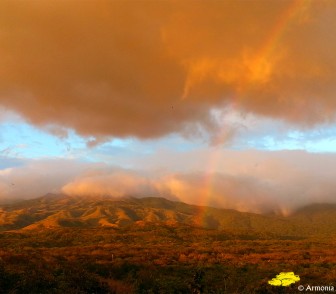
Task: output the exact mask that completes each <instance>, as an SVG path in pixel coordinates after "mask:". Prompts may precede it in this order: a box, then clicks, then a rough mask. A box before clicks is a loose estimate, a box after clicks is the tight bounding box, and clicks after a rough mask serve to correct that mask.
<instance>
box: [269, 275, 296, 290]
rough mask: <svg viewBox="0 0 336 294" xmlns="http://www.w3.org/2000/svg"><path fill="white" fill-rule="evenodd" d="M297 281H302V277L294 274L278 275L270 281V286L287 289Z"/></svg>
mask: <svg viewBox="0 0 336 294" xmlns="http://www.w3.org/2000/svg"><path fill="white" fill-rule="evenodd" d="M297 281H300V277H299V276H298V275H294V272H287V273H280V274H278V275H277V276H276V277H275V278H273V279H272V280H270V281H268V284H270V285H272V286H284V287H287V286H289V285H290V284H293V283H295V282H297Z"/></svg>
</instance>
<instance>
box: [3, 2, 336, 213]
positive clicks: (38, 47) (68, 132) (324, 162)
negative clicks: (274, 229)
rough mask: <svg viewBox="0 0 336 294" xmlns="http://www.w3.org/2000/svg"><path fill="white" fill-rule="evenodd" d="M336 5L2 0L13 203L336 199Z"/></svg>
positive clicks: (8, 185) (6, 158)
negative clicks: (75, 198) (59, 197)
mask: <svg viewBox="0 0 336 294" xmlns="http://www.w3.org/2000/svg"><path fill="white" fill-rule="evenodd" d="M335 14H336V3H335V1H333V0H329V1H328V0H312V1H309V0H283V1H268V0H250V1H243V0H235V1H233V0H222V1H212V0H210V1H200V0H193V1H183V0H182V1H175V0H162V1H150V0H148V1H143V0H138V1H131V0H126V1H118V0H117V1H102V0H98V1H80V2H79V1H64V0H59V1H39V0H35V1H7V0H5V1H1V3H0V56H1V59H0V202H1V201H7V200H11V199H29V198H35V197H39V196H42V195H44V194H46V193H49V192H51V193H65V194H68V195H110V196H111V197H123V196H134V197H146V196H159V197H166V198H168V199H172V200H177V201H184V202H187V203H191V204H197V205H209V206H215V207H223V208H232V209H238V210H240V211H250V212H257V213H262V212H276V213H279V214H288V213H291V212H292V211H293V210H295V209H296V208H298V207H300V206H302V205H308V204H311V203H316V202H327V203H335V202H336V196H335V195H336V184H334V175H335V172H336V120H335V114H336V97H335V95H336V73H335V69H336V55H335V52H336V37H335V36H336V31H335V30H336V18H335Z"/></svg>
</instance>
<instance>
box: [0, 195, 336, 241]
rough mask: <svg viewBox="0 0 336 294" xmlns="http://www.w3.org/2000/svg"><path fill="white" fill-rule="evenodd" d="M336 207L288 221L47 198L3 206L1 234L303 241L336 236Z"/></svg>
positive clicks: (147, 201) (158, 204)
mask: <svg viewBox="0 0 336 294" xmlns="http://www.w3.org/2000/svg"><path fill="white" fill-rule="evenodd" d="M335 220H336V205H335V204H312V205H310V206H307V207H303V208H301V209H298V210H297V211H296V212H295V213H293V214H292V215H291V216H288V217H281V216H275V215H260V214H254V213H244V212H238V211H235V210H231V209H218V208H212V207H201V206H196V205H189V204H186V203H182V202H176V201H170V200H167V199H164V198H158V197H148V198H141V199H139V198H132V197H129V198H122V199H111V198H110V197H79V196H78V197H77V196H76V197H75V196H66V195H62V194H59V195H56V194H47V195H45V196H43V197H40V198H36V199H32V200H26V201H20V202H16V203H13V204H6V205H2V206H0V230H1V231H7V230H34V229H44V228H62V227H65V228H67V227H78V228H95V227H111V228H121V227H126V226H145V225H149V224H150V225H153V224H154V225H160V224H165V225H170V226H177V225H187V226H192V227H201V228H206V229H218V230H226V231H232V232H236V231H249V232H257V233H273V234H276V235H289V236H302V235H310V234H326V233H327V234H330V233H336V221H335Z"/></svg>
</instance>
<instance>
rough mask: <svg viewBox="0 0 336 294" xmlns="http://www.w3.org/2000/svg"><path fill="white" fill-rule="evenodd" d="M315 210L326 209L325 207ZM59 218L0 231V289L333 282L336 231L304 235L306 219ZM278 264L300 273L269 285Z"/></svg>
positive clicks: (226, 289) (229, 287) (139, 289)
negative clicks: (84, 221)
mask: <svg viewBox="0 0 336 294" xmlns="http://www.w3.org/2000/svg"><path fill="white" fill-rule="evenodd" d="M145 201H149V202H153V199H150V200H145ZM157 201H158V200H155V201H154V202H155V203H154V204H155V205H156V206H158V205H159V204H160V203H161V202H159V204H158V203H157ZM164 201H166V200H164ZM164 203H165V202H164ZM154 204H153V203H152V204H149V203H145V204H143V205H144V207H145V208H144V209H146V211H147V212H149V211H150V208H153V206H155V205H154ZM161 204H162V203H161ZM161 204H160V205H161ZM20 205H23V204H20ZM24 205H26V209H32V205H30V206H29V205H27V203H26V202H25V204H24ZM49 205H56V204H55V203H54V204H52V203H51V204H49ZM123 205H124V208H125V203H124V204H123ZM166 205H171V204H170V203H165V206H166ZM174 205H182V206H183V209H184V210H185V213H187V212H188V211H187V210H188V209H189V210H190V211H192V210H193V209H195V207H189V208H188V206H184V205H185V204H174ZM117 206H118V205H117ZM19 208H20V207H19ZM5 209H7V210H9V209H10V208H9V207H5ZM17 209H18V207H16V208H15V209H13V211H17ZM20 209H21V211H22V209H23V208H22V207H21V208H20ZM34 209H35V210H36V208H34ZM92 209H93V210H92V211H93V212H95V211H96V209H95V207H93V208H92ZM160 209H162V208H160ZM174 209H175V212H176V211H177V209H176V207H175V208H174ZM136 211H137V213H139V210H136ZM190 211H189V213H190ZM318 211H320V212H319V213H322V215H327V218H329V217H330V214H329V213H326V210H325V209H322V208H321V207H319V209H318ZM40 213H41V212H40ZM42 213H47V212H46V211H43V212H42ZM95 213H96V212H95ZM234 213H238V212H232V214H234ZM319 213H317V212H316V209H315V210H313V211H311V208H310V211H309V213H308V214H306V213H305V210H301V211H300V212H299V213H298V214H297V215H296V216H293V217H295V218H296V219H298V220H300V221H302V220H304V219H306V218H308V217H309V218H310V219H311V220H312V219H314V218H316V215H320V214H319ZM332 213H333V211H332ZM238 214H239V213H238ZM50 215H54V214H50ZM96 215H97V213H96ZM100 217H101V216H100ZM134 217H135V216H134ZM225 217H227V216H225V215H224V216H223V218H225ZM186 219H187V216H186ZM270 219H272V218H270ZM210 220H211V221H213V219H210ZM217 220H218V219H217ZM318 220H319V223H320V224H321V225H322V226H325V227H326V228H327V227H328V224H327V223H323V221H322V220H323V218H320V217H318ZM62 221H63V223H62ZM218 221H219V222H221V220H218ZM59 222H60V225H59V226H52V227H50V228H46V227H44V226H35V227H33V228H30V229H25V228H22V229H16V230H7V231H6V230H3V232H2V233H0V293H6V294H7V293H25V294H26V293H43V294H44V293H70V294H71V293H230V294H231V293H232V294H233V293H239V294H240V293H298V290H297V286H298V285H300V284H303V285H308V284H309V285H334V284H333V283H335V277H336V266H335V265H336V256H335V245H336V236H335V235H331V234H327V233H323V232H317V233H316V234H315V235H307V231H309V230H308V229H309V224H310V223H309V222H308V223H306V224H305V226H306V227H307V228H306V229H303V230H302V234H298V233H295V234H294V233H293V231H288V230H284V231H281V228H282V227H281V226H280V227H279V230H275V231H270V230H267V229H265V230H264V231H262V230H259V229H253V228H243V227H241V228H239V229H237V227H235V226H234V223H232V227H231V228H226V229H221V228H205V227H200V226H197V225H196V224H195V223H190V224H188V223H183V222H168V223H167V221H161V220H155V221H152V222H150V221H143V220H141V221H140V222H139V221H138V222H136V223H134V222H125V223H123V225H120V226H93V225H90V226H86V227H83V226H73V225H72V226H68V223H67V222H65V220H64V219H61V218H60V219H59ZM333 222H335V220H333ZM97 223H99V222H97ZM222 223H223V222H222ZM62 224H63V225H62ZM91 224H92V223H91ZM332 225H334V224H330V226H332ZM322 231H324V230H322ZM291 232H292V233H291ZM288 233H290V234H288ZM283 271H294V272H295V274H298V275H299V276H300V278H301V281H300V282H298V283H296V284H294V285H292V286H290V287H275V286H270V285H268V283H267V281H268V280H270V279H271V278H273V277H275V275H276V274H278V273H280V272H283ZM334 286H335V285H334Z"/></svg>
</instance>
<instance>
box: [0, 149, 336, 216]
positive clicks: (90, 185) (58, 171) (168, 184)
mask: <svg viewBox="0 0 336 294" xmlns="http://www.w3.org/2000/svg"><path fill="white" fill-rule="evenodd" d="M207 152H208V151H205V150H198V151H188V152H185V153H184V154H180V155H179V156H177V154H175V153H171V154H169V153H166V154H165V156H163V157H162V156H160V158H162V159H161V160H162V161H161V162H158V163H157V166H156V167H155V166H150V167H148V168H147V169H141V166H142V163H141V162H140V161H139V162H138V163H137V165H135V166H134V168H133V169H123V168H120V167H113V166H109V165H106V164H102V163H80V162H78V161H74V160H34V161H30V162H29V161H26V162H25V163H22V164H21V165H20V166H13V167H11V168H6V169H2V170H0V200H1V199H2V200H3V199H8V198H12V199H13V198H23V199H28V198H35V197H39V196H42V195H44V194H46V193H48V192H54V193H58V192H63V193H66V194H69V195H82V196H90V195H94V196H99V195H110V196H111V197H123V196H134V197H148V196H155V197H157V196H158V197H165V198H168V199H172V200H178V201H183V202H186V203H190V204H196V205H208V206H214V207H222V208H230V209H238V210H240V211H251V212H270V211H274V212H277V213H281V214H288V213H290V212H291V211H293V210H294V209H296V208H298V207H300V206H303V205H307V204H311V203H316V202H320V203H335V201H336V199H335V193H336V184H335V181H334V175H335V173H336V168H335V166H336V155H333V154H313V153H307V152H304V151H286V152H285V151H282V152H280V151H277V152H265V151H228V150H220V152H219V153H218V154H217V155H216V158H215V159H214V158H213V157H209V156H210V152H208V153H207ZM155 156H156V155H152V159H153V160H155ZM174 156H175V157H174ZM211 156H213V153H211ZM195 158H198V160H197V161H195ZM192 159H193V161H192ZM174 160H175V161H176V162H179V164H180V165H175V170H174V171H172V170H170V169H169V166H168V168H167V169H162V165H163V161H166V162H167V165H168V164H173V163H174ZM188 163H190V164H191V166H189V167H188V168H185V166H187V165H188Z"/></svg>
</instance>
